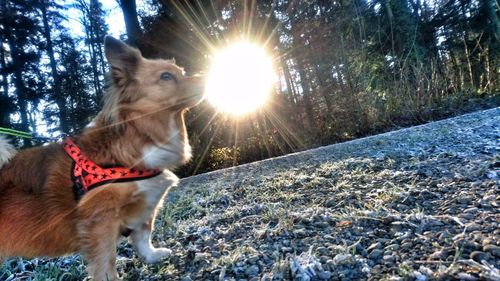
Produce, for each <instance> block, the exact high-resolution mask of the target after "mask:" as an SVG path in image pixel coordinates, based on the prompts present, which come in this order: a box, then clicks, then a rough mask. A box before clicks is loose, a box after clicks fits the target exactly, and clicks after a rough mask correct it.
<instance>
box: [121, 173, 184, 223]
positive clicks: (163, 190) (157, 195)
mask: <svg viewBox="0 0 500 281" xmlns="http://www.w3.org/2000/svg"><path fill="white" fill-rule="evenodd" d="M178 182H179V178H178V177H177V176H176V175H174V173H172V172H170V171H168V170H164V171H163V173H162V174H160V175H158V176H156V177H153V178H150V179H145V180H139V181H136V182H135V183H136V184H137V186H138V188H137V191H136V194H137V195H142V196H145V198H146V204H147V208H146V210H145V211H144V213H143V214H142V216H139V217H137V218H136V219H135V220H134V221H131V222H129V223H128V227H129V228H130V229H138V228H139V227H140V225H141V224H142V223H144V222H145V221H147V220H148V219H149V218H150V217H151V215H152V214H153V213H154V212H155V211H156V207H157V206H158V205H162V200H163V197H164V196H165V194H167V192H168V190H169V189H170V188H171V187H173V186H176V185H177V183H178Z"/></svg>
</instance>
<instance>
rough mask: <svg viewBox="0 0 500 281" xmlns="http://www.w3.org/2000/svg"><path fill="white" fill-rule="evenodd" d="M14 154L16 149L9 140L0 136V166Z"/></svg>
mask: <svg viewBox="0 0 500 281" xmlns="http://www.w3.org/2000/svg"><path fill="white" fill-rule="evenodd" d="M15 154H16V149H15V148H14V146H13V145H12V144H10V143H9V141H8V140H7V139H6V138H4V137H3V136H0V168H1V167H2V166H3V165H5V164H7V162H9V160H10V159H11V158H12V157H13V156H14V155H15Z"/></svg>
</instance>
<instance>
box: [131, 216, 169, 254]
mask: <svg viewBox="0 0 500 281" xmlns="http://www.w3.org/2000/svg"><path fill="white" fill-rule="evenodd" d="M153 219H154V217H153V218H151V219H150V220H149V221H148V222H147V223H144V224H142V225H141V226H140V227H138V228H137V229H134V230H133V231H132V233H131V235H130V239H131V242H132V245H133V246H134V248H135V249H136V251H137V252H138V254H139V256H140V257H141V258H143V259H144V261H145V262H146V263H156V262H159V261H160V260H161V259H162V258H164V257H167V256H169V255H171V254H172V251H171V250H169V249H167V248H154V247H153V245H152V244H151V232H152V230H153V226H152V223H153Z"/></svg>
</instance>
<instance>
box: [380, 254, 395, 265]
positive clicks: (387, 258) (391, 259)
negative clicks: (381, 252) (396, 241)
mask: <svg viewBox="0 0 500 281" xmlns="http://www.w3.org/2000/svg"><path fill="white" fill-rule="evenodd" d="M382 259H383V260H384V261H385V262H386V263H394V262H395V261H396V257H395V256H393V255H385V256H383V257H382Z"/></svg>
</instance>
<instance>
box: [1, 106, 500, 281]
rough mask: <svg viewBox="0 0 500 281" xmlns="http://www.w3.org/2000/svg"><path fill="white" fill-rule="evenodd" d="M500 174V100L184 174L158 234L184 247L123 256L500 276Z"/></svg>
mask: <svg viewBox="0 0 500 281" xmlns="http://www.w3.org/2000/svg"><path fill="white" fill-rule="evenodd" d="M499 183H500V108H495V109H491V110H486V111H481V112H476V113H472V114H468V115H464V116H460V117H457V118H452V119H447V120H443V121H439V122H433V123H429V124H426V125H422V126H417V127H413V128H408V129H402V130H399V131H394V132H390V133H386V134H382V135H378V136H373V137H368V138H364V139H359V140H354V141H351V142H346V143H341V144H336V145H331V146H326V147H322V148H318V149H314V150H309V151H305V152H301V153H296V154H292V155H288V156H283V157H279V158H274V159H270V160H265V161H260V162H256V163H251V164H247V165H243V166H239V167H235V168H230V169H226V170H221V171H216V172H212V173H208V174H204V175H199V176H194V177H190V178H186V179H183V180H182V181H181V184H180V186H179V187H178V188H176V189H175V190H173V192H172V193H171V194H170V195H169V197H168V199H167V203H166V204H165V208H164V209H163V210H162V211H161V212H160V214H159V219H158V221H157V226H156V230H155V234H154V244H156V245H161V246H166V247H169V248H171V249H172V250H173V252H174V256H173V257H171V258H168V259H166V260H165V261H164V262H163V263H161V264H157V265H151V266H148V265H145V264H143V263H142V262H141V261H140V260H139V259H138V258H137V257H136V256H135V254H134V252H133V251H132V249H131V247H130V245H129V244H128V243H127V242H125V241H123V242H122V243H121V246H120V249H119V253H120V255H121V258H120V259H119V261H118V267H119V270H120V272H121V274H122V275H123V277H124V279H125V280H183V281H189V280H380V279H382V280H430V279H443V280H455V279H462V280H500V247H499V246H500V212H499V210H500V209H499V204H500V192H499V191H500V190H499ZM74 259H76V262H75V261H73V263H77V264H81V261H80V260H79V258H74ZM65 260H68V258H66V259H58V260H56V264H62V263H63V262H64V261H65ZM13 263H15V261H13ZM44 264H47V262H46V261H45V262H44ZM72 268H73V270H76V271H77V272H78V271H79V270H82V267H76V268H77V269H74V268H75V267H72ZM68 271H69V270H67V272H68ZM0 273H1V271H0ZM81 274H82V275H80V276H85V274H84V273H81ZM0 276H1V275H0Z"/></svg>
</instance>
